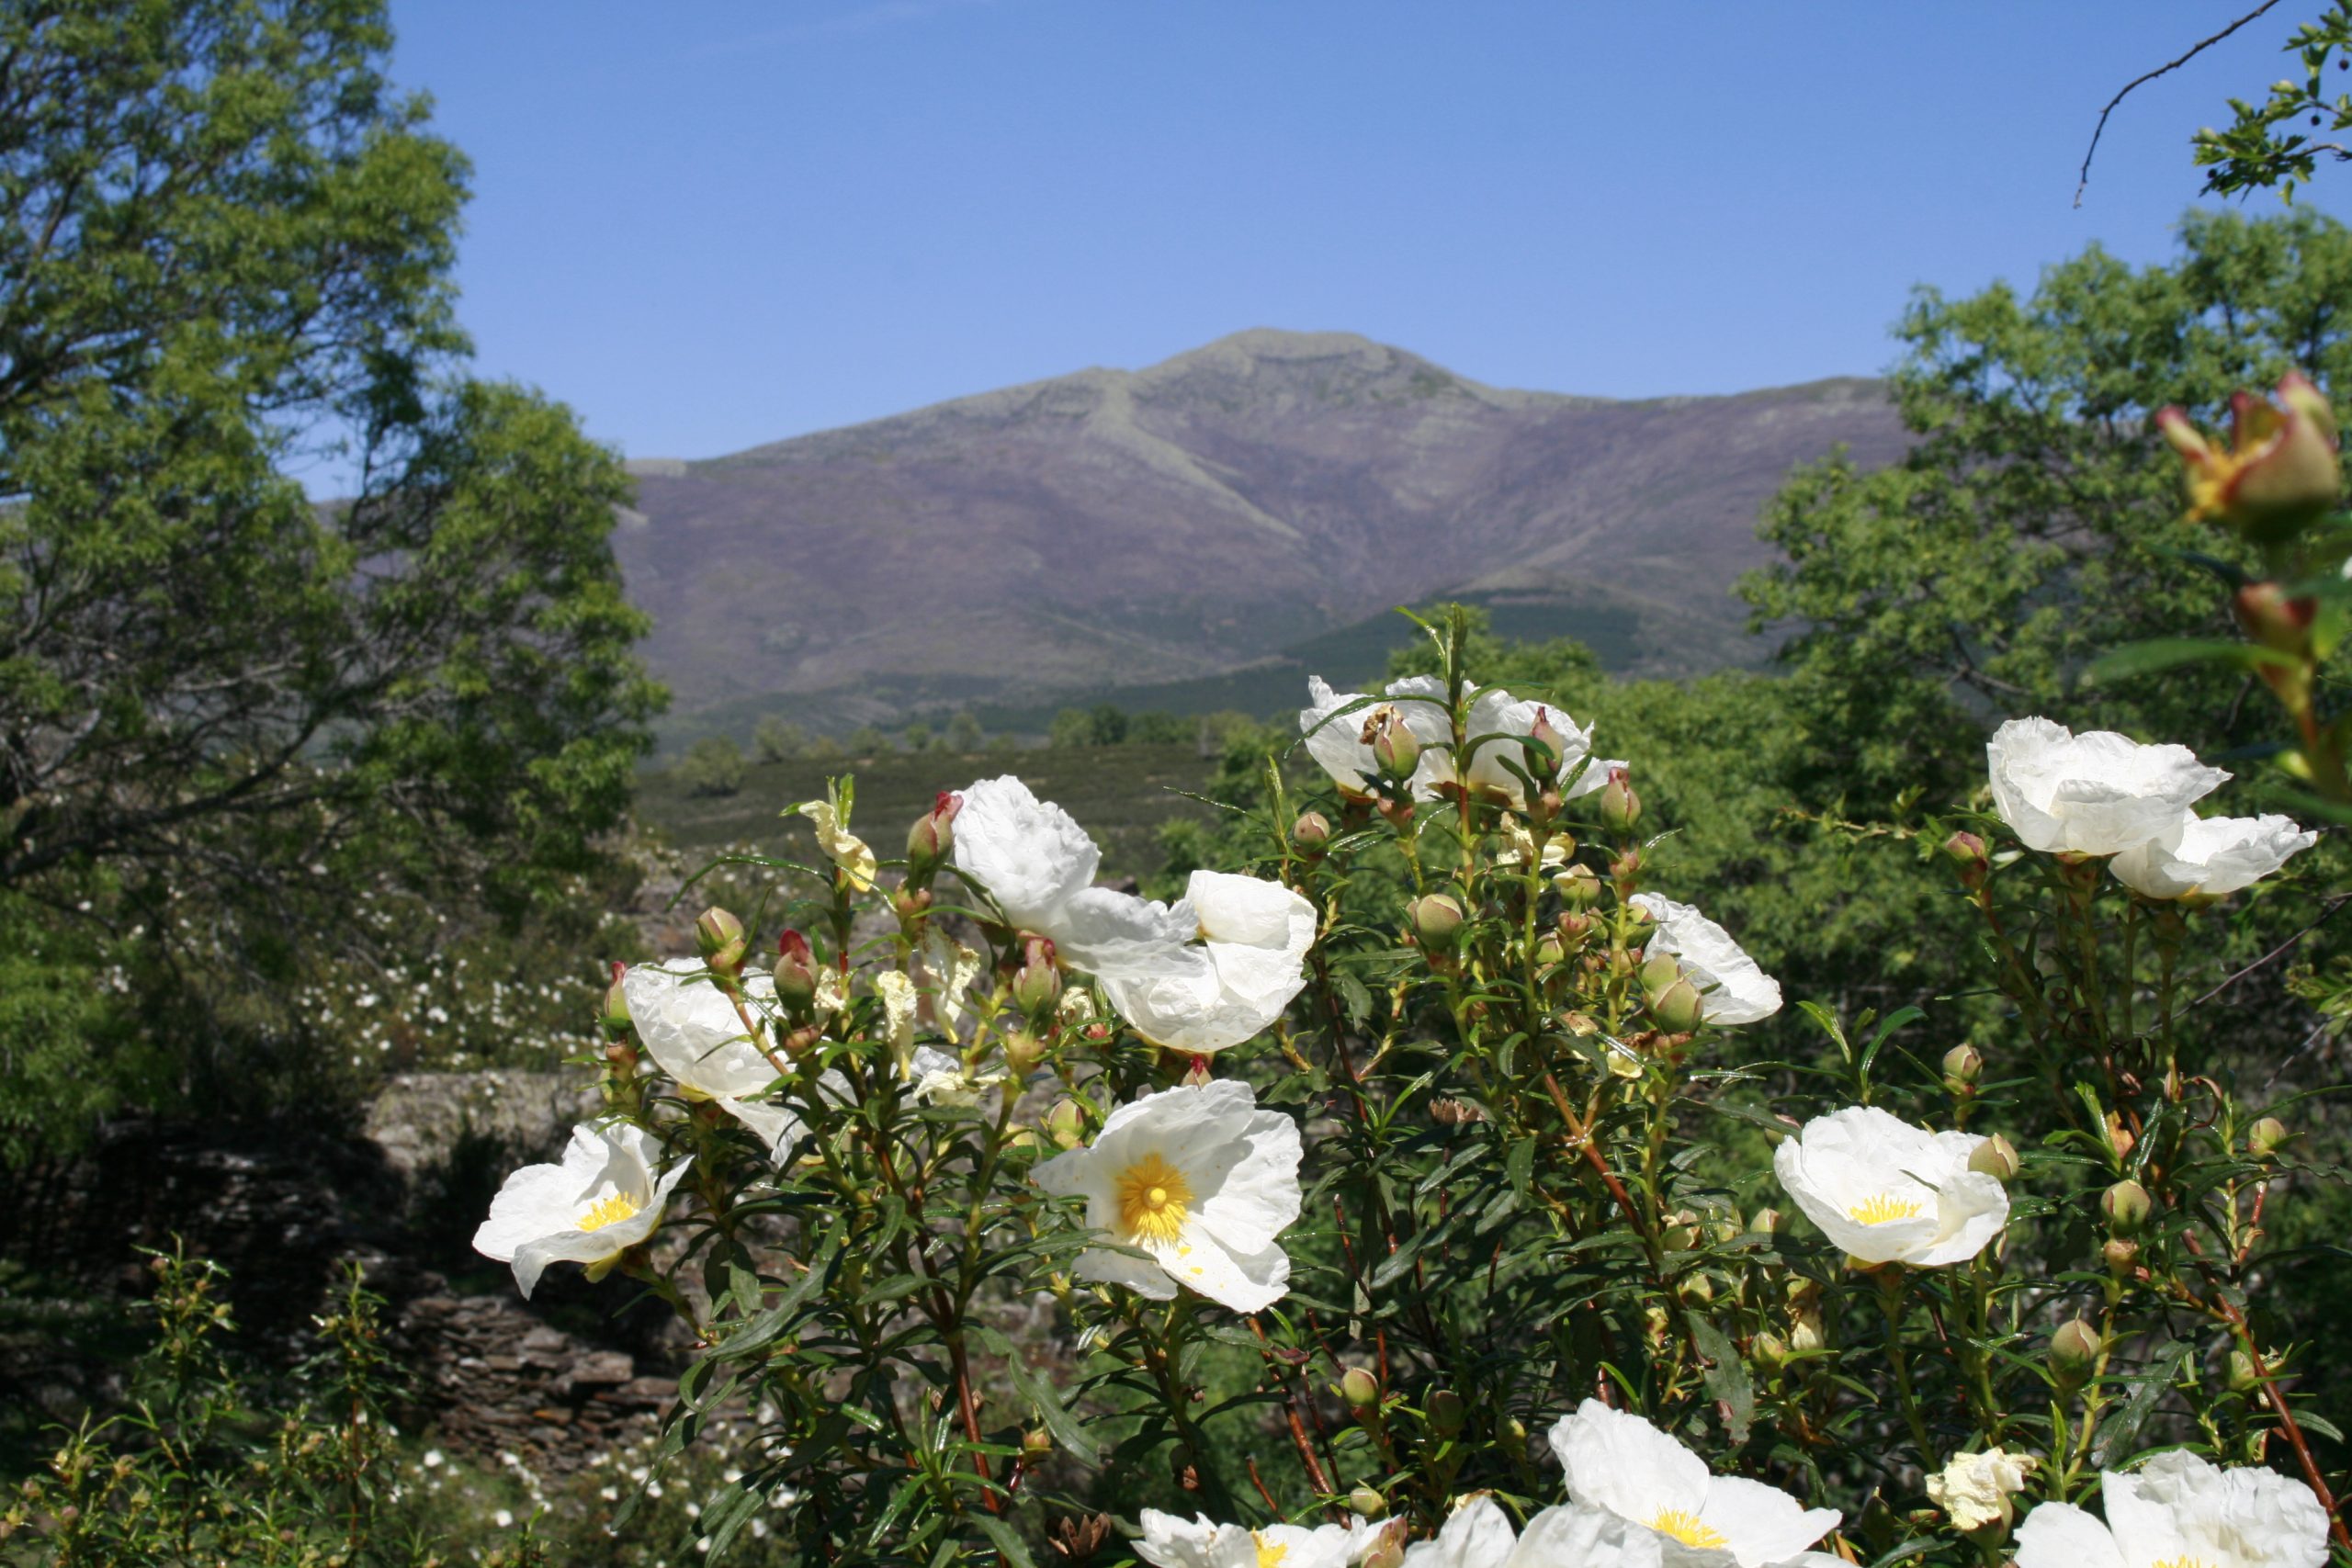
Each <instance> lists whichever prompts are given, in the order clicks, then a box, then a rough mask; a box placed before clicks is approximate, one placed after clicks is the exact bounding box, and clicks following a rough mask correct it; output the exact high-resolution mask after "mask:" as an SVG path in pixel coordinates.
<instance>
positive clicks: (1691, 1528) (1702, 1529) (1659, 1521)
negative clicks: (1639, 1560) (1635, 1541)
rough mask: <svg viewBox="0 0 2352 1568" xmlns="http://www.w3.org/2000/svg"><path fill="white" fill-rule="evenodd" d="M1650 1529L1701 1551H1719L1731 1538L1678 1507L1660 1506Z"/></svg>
mask: <svg viewBox="0 0 2352 1568" xmlns="http://www.w3.org/2000/svg"><path fill="white" fill-rule="evenodd" d="M1650 1529H1654V1530H1656V1531H1657V1533H1658V1534H1660V1535H1670V1536H1672V1537H1673V1538H1674V1539H1675V1540H1679V1541H1680V1542H1681V1543H1682V1544H1683V1545H1685V1546H1695V1547H1697V1548H1698V1549H1699V1550H1701V1551H1722V1550H1723V1549H1724V1547H1726V1546H1729V1545H1730V1544H1731V1538H1730V1537H1729V1536H1727V1535H1725V1534H1724V1532H1723V1531H1721V1530H1719V1529H1711V1528H1710V1527H1708V1526H1706V1525H1702V1524H1701V1523H1700V1522H1699V1516H1698V1515H1696V1514H1692V1513H1686V1512H1684V1511H1683V1510H1682V1509H1680V1508H1660V1509H1659V1510H1658V1511H1657V1517H1656V1518H1654V1519H1652V1520H1651V1521H1650Z"/></svg>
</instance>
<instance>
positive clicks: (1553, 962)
mask: <svg viewBox="0 0 2352 1568" xmlns="http://www.w3.org/2000/svg"><path fill="white" fill-rule="evenodd" d="M1567 956H1568V944H1567V943H1566V942H1563V941H1561V940H1560V933H1559V932H1558V931H1545V932H1544V934H1543V935H1542V936H1539V937H1537V938H1536V939H1535V965H1536V967H1537V968H1539V969H1550V968H1554V967H1555V966H1557V965H1558V964H1563V963H1565V962H1566V960H1567Z"/></svg>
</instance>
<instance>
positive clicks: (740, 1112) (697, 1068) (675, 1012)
mask: <svg viewBox="0 0 2352 1568" xmlns="http://www.w3.org/2000/svg"><path fill="white" fill-rule="evenodd" d="M743 989H744V994H745V996H746V997H747V998H749V999H750V1000H751V1001H752V1002H753V1003H754V1004H760V1003H764V1002H765V1001H766V1000H767V999H768V998H772V997H774V995H775V980H774V979H773V978H772V977H771V976H765V975H752V976H746V978H745V979H744V982H743ZM621 994H622V995H623V996H624V997H625V998H628V1016H629V1021H630V1022H631V1023H632V1024H634V1025H635V1026H636V1029H637V1037H638V1039H639V1040H640V1041H641V1042H643V1043H644V1045H645V1052H646V1055H649V1056H651V1057H652V1058H653V1065H654V1066H658V1067H660V1068H661V1069H662V1071H663V1072H665V1073H667V1074H669V1075H670V1077H671V1078H672V1079H673V1080H674V1081H675V1082H676V1084H677V1086H678V1091H679V1092H680V1093H681V1094H683V1095H684V1096H685V1097H686V1098H687V1099H689V1100H711V1101H713V1102H715V1103H716V1104H717V1105H718V1108H719V1109H720V1110H721V1111H726V1112H727V1114H729V1116H732V1117H733V1118H735V1120H737V1121H738V1122H741V1123H743V1125H744V1126H746V1127H749V1128H750V1129H751V1130H752V1133H753V1134H756V1135H757V1136H758V1138H759V1140H760V1142H761V1143H763V1144H764V1145H767V1150H768V1154H769V1156H771V1157H772V1158H775V1159H777V1160H781V1159H783V1158H784V1156H785V1155H786V1152H787V1151H788V1150H789V1149H790V1147H791V1145H793V1144H794V1143H796V1142H797V1141H798V1139H799V1137H800V1135H801V1133H802V1131H803V1128H802V1126H801V1122H800V1118H799V1117H798V1116H797V1115H796V1114H794V1112H793V1111H792V1110H791V1109H790V1108H789V1107H787V1106H785V1105H781V1104H778V1103H776V1102H775V1101H774V1100H754V1099H752V1098H751V1097H752V1096H753V1095H757V1094H760V1093H761V1092H763V1090H765V1089H769V1088H770V1087H772V1086H773V1085H774V1084H775V1081H776V1078H777V1077H778V1076H779V1075H778V1074H777V1072H776V1068H775V1063H774V1062H773V1061H771V1060H770V1059H769V1058H768V1055H767V1053H765V1052H764V1051H762V1050H761V1049H760V1048H759V1047H758V1046H757V1045H755V1044H753V1043H752V1036H751V1034H750V1032H748V1031H746V1030H745V1029H744V1027H743V1019H742V1015H741V1014H740V1013H738V1012H737V1011H736V1010H735V1004H734V1003H733V1002H731V1001H729V999H728V998H727V996H726V994H725V993H724V992H722V991H721V990H719V988H718V987H717V986H716V985H714V984H712V983H711V980H710V976H709V972H708V970H707V969H706V968H705V967H704V966H703V964H701V963H699V962H698V961H696V960H695V959H691V958H673V959H671V960H670V961H668V962H667V963H664V964H637V965H635V966H634V967H632V968H631V969H630V970H629V971H628V973H627V974H626V975H624V976H622V977H621Z"/></svg>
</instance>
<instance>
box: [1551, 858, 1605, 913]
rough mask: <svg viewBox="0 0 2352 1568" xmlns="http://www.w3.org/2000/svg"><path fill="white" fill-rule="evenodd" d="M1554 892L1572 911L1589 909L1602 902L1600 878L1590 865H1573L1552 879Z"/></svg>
mask: <svg viewBox="0 0 2352 1568" xmlns="http://www.w3.org/2000/svg"><path fill="white" fill-rule="evenodd" d="M1552 887H1553V890H1554V891H1555V892H1556V893H1558V894H1559V896H1560V900H1561V902H1563V903H1565V904H1566V905H1567V906H1568V908H1571V909H1589V908H1592V907H1593V906H1594V905H1595V904H1597V903H1599V902H1600V877H1599V876H1597V875H1595V874H1594V873H1593V869H1592V867H1590V866H1589V865H1572V866H1570V867H1568V868H1567V869H1566V871H1563V872H1560V873H1558V874H1555V876H1554V877H1553V878H1552Z"/></svg>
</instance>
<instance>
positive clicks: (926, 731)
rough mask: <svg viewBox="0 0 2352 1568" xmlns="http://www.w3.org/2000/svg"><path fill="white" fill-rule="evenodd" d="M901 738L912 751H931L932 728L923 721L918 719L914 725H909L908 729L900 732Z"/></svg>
mask: <svg viewBox="0 0 2352 1568" xmlns="http://www.w3.org/2000/svg"><path fill="white" fill-rule="evenodd" d="M899 739H900V740H902V741H904V742H905V743H906V748H907V750H910V751H928V750H931V726H930V725H928V724H925V723H924V722H923V721H922V719H916V720H915V721H914V722H913V723H912V724H910V725H908V726H907V727H906V728H904V729H902V730H900V731H899Z"/></svg>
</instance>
